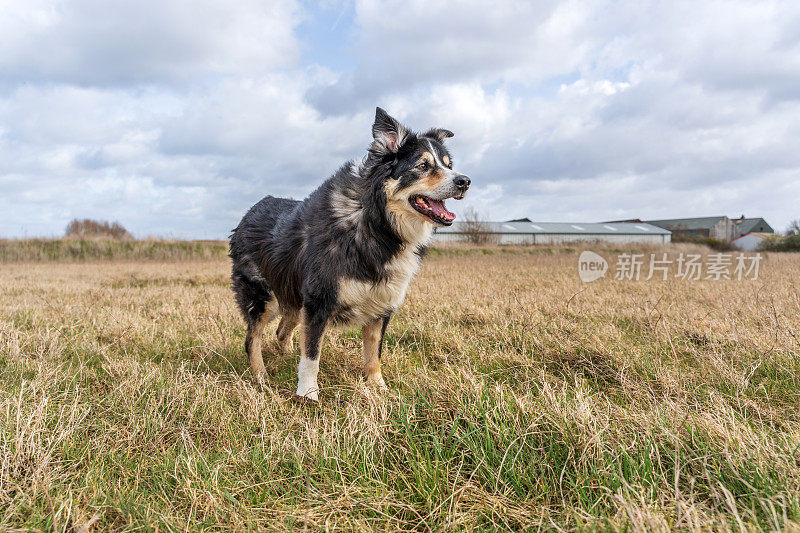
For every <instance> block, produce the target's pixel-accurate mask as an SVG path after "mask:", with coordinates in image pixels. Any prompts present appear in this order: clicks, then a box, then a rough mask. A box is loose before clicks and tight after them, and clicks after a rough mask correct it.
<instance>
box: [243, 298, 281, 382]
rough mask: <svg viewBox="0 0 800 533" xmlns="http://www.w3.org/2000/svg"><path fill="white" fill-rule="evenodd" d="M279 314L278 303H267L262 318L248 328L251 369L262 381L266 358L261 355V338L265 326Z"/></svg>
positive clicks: (248, 350)
mask: <svg viewBox="0 0 800 533" xmlns="http://www.w3.org/2000/svg"><path fill="white" fill-rule="evenodd" d="M277 316H278V304H277V302H276V301H275V300H272V301H271V302H269V303H268V304H267V308H266V309H265V310H264V314H263V315H261V319H260V320H259V321H258V322H257V323H256V324H254V325H253V326H252V327H250V326H248V328H247V357H248V359H249V360H250V369H251V370H252V372H253V375H254V376H255V378H256V380H258V382H259V383H260V382H261V380H263V379H264V372H265V370H266V369H265V368H264V358H263V357H262V356H261V339H262V337H263V333H264V327H265V326H266V325H267V324H269V323H270V322H272V320H274V319H275V318H276V317H277Z"/></svg>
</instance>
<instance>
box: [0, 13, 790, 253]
mask: <svg viewBox="0 0 800 533" xmlns="http://www.w3.org/2000/svg"><path fill="white" fill-rule="evenodd" d="M376 105H380V106H382V107H384V108H385V109H387V110H388V111H389V112H390V113H392V114H393V115H394V116H396V117H397V118H399V119H401V120H402V121H404V122H405V123H407V124H408V125H409V126H410V127H412V128H414V129H423V128H426V129H427V128H428V127H430V126H441V127H446V128H448V129H451V130H453V131H454V132H455V134H456V136H455V137H454V138H453V139H450V141H449V142H450V146H451V151H452V152H453V155H454V159H455V161H456V167H457V168H458V169H459V170H461V171H462V172H464V173H466V174H468V175H469V176H470V177H471V178H472V182H473V189H472V190H471V194H470V195H469V196H468V198H467V199H466V200H464V201H463V202H453V201H451V203H450V205H449V207H451V208H452V209H453V210H454V211H455V212H456V213H457V214H460V213H461V212H463V209H464V208H465V207H466V206H469V205H471V206H473V207H475V208H477V209H478V210H479V211H480V212H481V213H482V214H483V215H484V216H485V217H486V218H487V219H490V220H502V219H508V218H512V217H521V216H528V217H531V218H532V219H535V220H539V221H601V220H609V219H618V218H627V217H640V218H644V219H647V218H669V217H682V216H701V215H718V214H726V215H728V216H738V215H740V214H742V213H744V214H747V215H748V216H764V217H765V218H767V220H768V221H769V222H770V223H772V224H773V226H775V228H776V229H783V228H784V227H785V226H786V225H787V223H788V222H789V221H790V220H791V219H795V218H800V201H798V200H799V199H800V3H798V2H796V1H794V0H789V1H787V2H769V1H765V2H752V1H749V0H748V1H744V2H733V1H726V2H714V1H704V2H695V1H691V2H681V1H677V0H669V1H664V2H648V1H630V2H619V1H601V0H585V1H559V2H548V1H538V2H530V3H525V2H507V3H504V2H498V1H495V2H491V3H488V2H463V1H462V2H458V3H457V4H456V3H453V4H452V5H450V6H448V5H447V4H446V3H444V2H442V3H440V2H433V1H430V0H411V1H408V0H406V1H389V2H373V1H366V0H365V1H356V2H347V1H344V2H343V1H333V0H331V1H329V2H326V3H323V4H321V5H320V4H317V3H311V2H308V3H306V2H299V3H298V2H292V1H282V0H278V1H271V0H263V1H257V0H237V1H236V2H230V1H227V0H225V1H223V0H219V1H217V0H207V1H204V2H193V1H190V0H171V1H169V2H165V1H163V0H136V1H130V2H128V1H115V2H108V1H106V0H0V192H1V193H2V194H0V213H3V215H2V217H0V236H3V237H22V236H38V235H44V236H55V235H58V234H60V233H62V232H63V229H64V226H65V225H66V224H67V222H68V221H69V220H70V219H72V218H74V217H81V218H83V217H91V218H98V219H106V220H117V221H119V222H121V223H122V224H123V225H124V226H126V227H127V228H128V229H129V230H131V231H132V232H134V233H135V234H136V235H138V236H148V235H158V236H171V237H180V238H222V237H226V236H227V234H228V232H229V231H230V229H231V228H233V227H234V226H235V225H236V223H237V222H238V220H239V218H240V217H241V216H242V214H243V213H244V211H245V210H246V209H247V208H248V207H249V206H250V205H252V204H253V203H254V202H256V201H257V200H258V199H259V198H261V197H262V196H264V195H267V194H273V195H283V196H291V197H295V198H301V197H303V196H305V195H306V194H307V193H308V192H310V191H311V190H313V188H314V187H315V186H316V185H318V184H319V183H320V182H321V181H322V180H323V179H325V178H326V177H327V176H328V175H330V174H331V173H332V172H333V171H334V170H335V169H336V168H337V167H338V166H340V165H341V164H342V163H343V162H344V161H346V160H348V159H352V158H357V157H362V156H363V154H364V153H365V149H366V147H367V145H368V144H369V142H370V140H371V135H370V126H371V123H372V118H373V117H374V110H375V106H376Z"/></svg>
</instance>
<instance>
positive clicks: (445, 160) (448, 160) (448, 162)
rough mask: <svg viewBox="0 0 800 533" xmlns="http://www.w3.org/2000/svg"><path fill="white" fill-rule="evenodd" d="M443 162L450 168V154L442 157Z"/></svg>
mask: <svg viewBox="0 0 800 533" xmlns="http://www.w3.org/2000/svg"><path fill="white" fill-rule="evenodd" d="M442 163H444V164H445V166H446V167H448V168H449V167H450V157H449V156H444V157H443V158H442Z"/></svg>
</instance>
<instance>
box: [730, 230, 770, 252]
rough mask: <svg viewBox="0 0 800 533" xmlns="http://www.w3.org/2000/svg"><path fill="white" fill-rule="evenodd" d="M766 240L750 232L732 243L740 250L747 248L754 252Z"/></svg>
mask: <svg viewBox="0 0 800 533" xmlns="http://www.w3.org/2000/svg"><path fill="white" fill-rule="evenodd" d="M762 242H764V239H763V238H761V237H759V236H758V235H753V234H752V233H749V234H747V235H745V236H743V237H739V238H738V239H736V240H734V241H733V242H732V243H731V245H733V246H734V247H735V248H738V249H739V250H746V251H748V252H753V251H755V250H757V249H758V245H759V244H761V243H762Z"/></svg>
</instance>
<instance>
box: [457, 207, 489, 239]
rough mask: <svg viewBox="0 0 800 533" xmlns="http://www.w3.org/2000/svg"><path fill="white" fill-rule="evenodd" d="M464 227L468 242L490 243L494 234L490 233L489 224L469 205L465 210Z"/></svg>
mask: <svg viewBox="0 0 800 533" xmlns="http://www.w3.org/2000/svg"><path fill="white" fill-rule="evenodd" d="M463 227H464V234H465V235H466V238H467V242H470V243H472V244H488V243H489V242H491V241H492V234H491V233H489V225H488V224H487V223H486V221H485V220H484V218H483V217H482V216H481V214H480V213H478V210H477V209H475V208H474V207H468V208H467V209H466V210H465V211H464V225H463Z"/></svg>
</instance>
